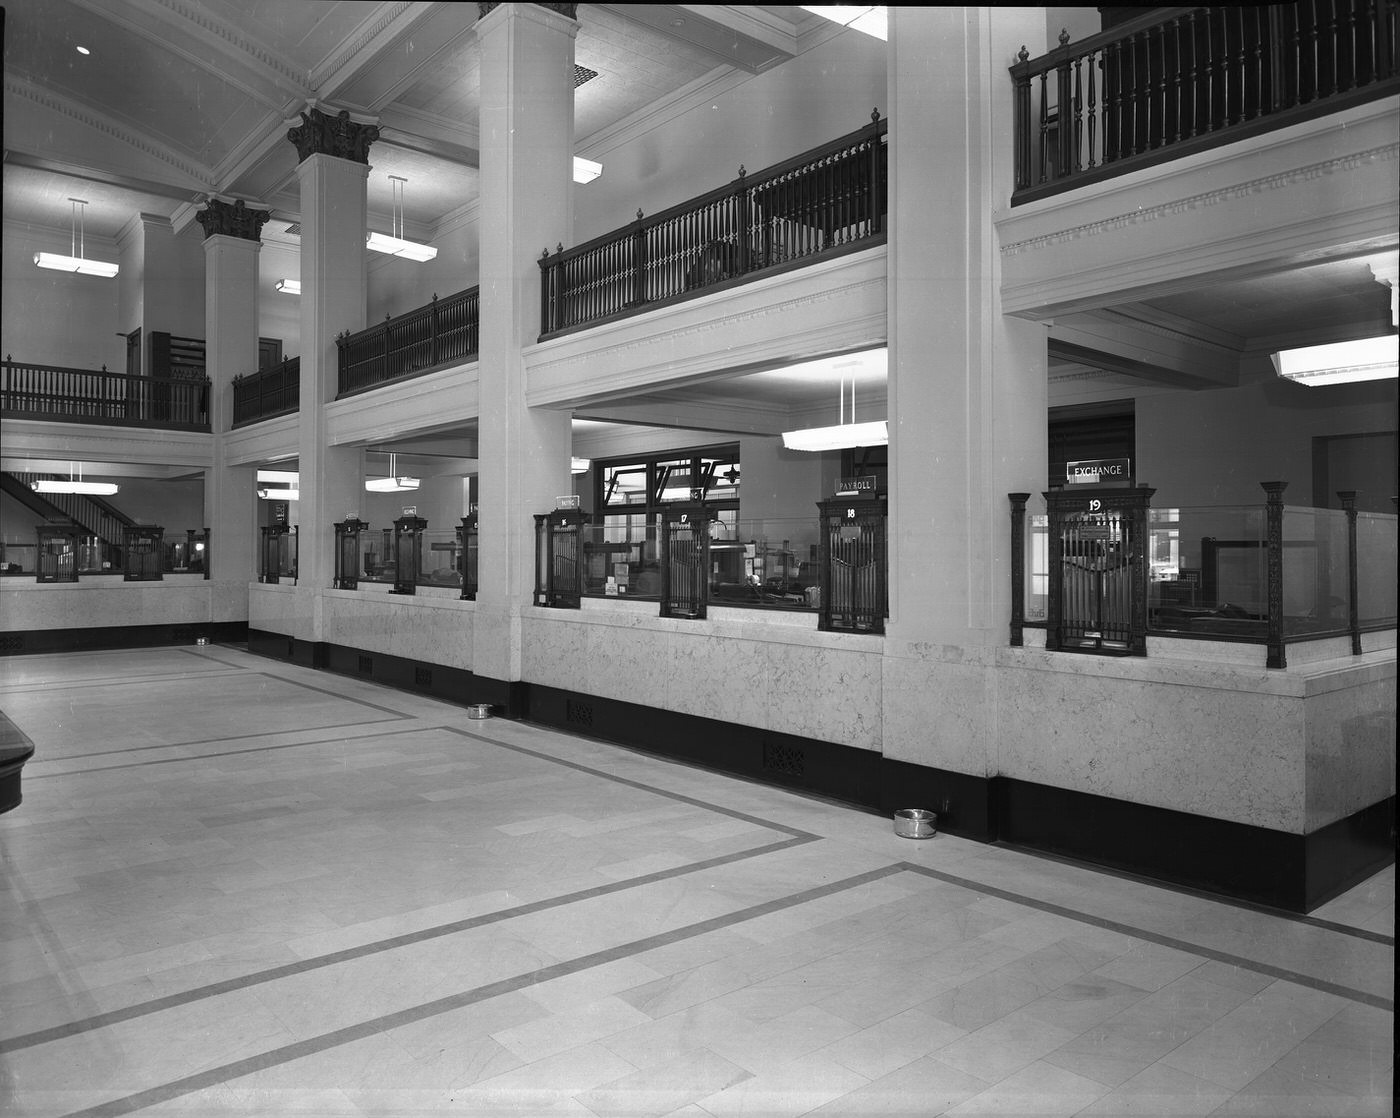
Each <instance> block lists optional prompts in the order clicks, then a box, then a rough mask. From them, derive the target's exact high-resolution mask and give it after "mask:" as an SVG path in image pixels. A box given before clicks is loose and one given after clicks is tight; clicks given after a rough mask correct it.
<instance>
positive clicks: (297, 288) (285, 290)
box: [277, 279, 301, 295]
mask: <svg viewBox="0 0 1400 1118" xmlns="http://www.w3.org/2000/svg"><path fill="white" fill-rule="evenodd" d="M277 290H278V291H280V292H282V294H283V295H300V294H301V280H294V279H280V280H278V281H277Z"/></svg>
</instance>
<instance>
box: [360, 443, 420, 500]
mask: <svg viewBox="0 0 1400 1118" xmlns="http://www.w3.org/2000/svg"><path fill="white" fill-rule="evenodd" d="M417 488H418V479H417V478H416V477H406V476H405V477H400V476H399V464H398V455H396V454H394V453H393V452H392V451H390V453H389V476H388V477H372V478H370V479H369V480H368V481H366V482H365V490H366V492H369V493H408V492H410V491H411V490H414V489H417Z"/></svg>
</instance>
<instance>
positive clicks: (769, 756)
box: [763, 741, 807, 777]
mask: <svg viewBox="0 0 1400 1118" xmlns="http://www.w3.org/2000/svg"><path fill="white" fill-rule="evenodd" d="M806 768H807V754H806V751H805V750H802V749H798V748H796V747H795V746H791V745H778V744H776V743H775V742H771V741H766V742H764V743H763V771H764V772H767V773H773V774H775V775H777V776H794V777H800V776H803V775H805V773H806Z"/></svg>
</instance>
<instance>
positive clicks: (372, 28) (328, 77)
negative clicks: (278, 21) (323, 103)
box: [309, 0, 434, 97]
mask: <svg viewBox="0 0 1400 1118" xmlns="http://www.w3.org/2000/svg"><path fill="white" fill-rule="evenodd" d="M433 7H434V5H432V4H424V3H411V2H409V0H400V2H398V3H393V4H385V5H383V6H382V7H381V8H380V9H379V11H377V12H375V13H373V14H371V15H370V16H368V17H366V19H365V20H364V21H363V22H362V23H361V24H360V25H359V27H357V28H356V29H355V30H354V31H353V32H351V33H350V34H349V35H347V36H346V37H345V38H344V39H343V40H342V41H341V43H340V45H339V46H338V47H337V49H336V51H335V53H334V54H332V55H330V56H329V57H328V58H326V59H325V60H323V61H322V62H319V63H317V64H316V65H315V66H313V67H312V68H311V74H310V79H309V80H310V85H311V88H313V89H315V90H316V91H317V93H318V94H319V95H320V96H322V97H334V96H335V95H336V93H337V91H338V90H340V89H342V88H343V87H344V86H345V85H347V84H348V83H349V82H350V81H352V80H353V79H354V77H355V76H356V75H357V74H359V73H360V72H361V71H362V70H363V69H364V68H365V67H367V66H369V65H371V64H372V63H373V62H374V61H375V60H376V59H377V58H378V55H379V52H380V50H382V49H383V48H384V47H386V46H388V45H389V42H392V41H393V40H394V39H396V38H398V36H399V35H401V34H403V33H404V32H406V31H410V30H412V29H413V27H414V25H415V24H416V23H418V22H419V21H420V20H422V19H425V18H426V17H427V16H428V15H429V14H431V12H432V9H433ZM381 38H385V39H387V40H388V42H384V43H379V44H375V40H376V39H381ZM372 44H373V46H372Z"/></svg>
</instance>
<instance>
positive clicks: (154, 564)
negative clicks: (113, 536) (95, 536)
mask: <svg viewBox="0 0 1400 1118" xmlns="http://www.w3.org/2000/svg"><path fill="white" fill-rule="evenodd" d="M122 537H123V538H122V570H123V577H124V578H125V579H126V581H127V582H160V581H161V580H162V579H163V578H164V577H165V568H164V566H163V561H164V554H165V529H164V528H162V527H160V526H158V525H133V526H130V527H127V528H126V529H125V530H124V531H123V533H122Z"/></svg>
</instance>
